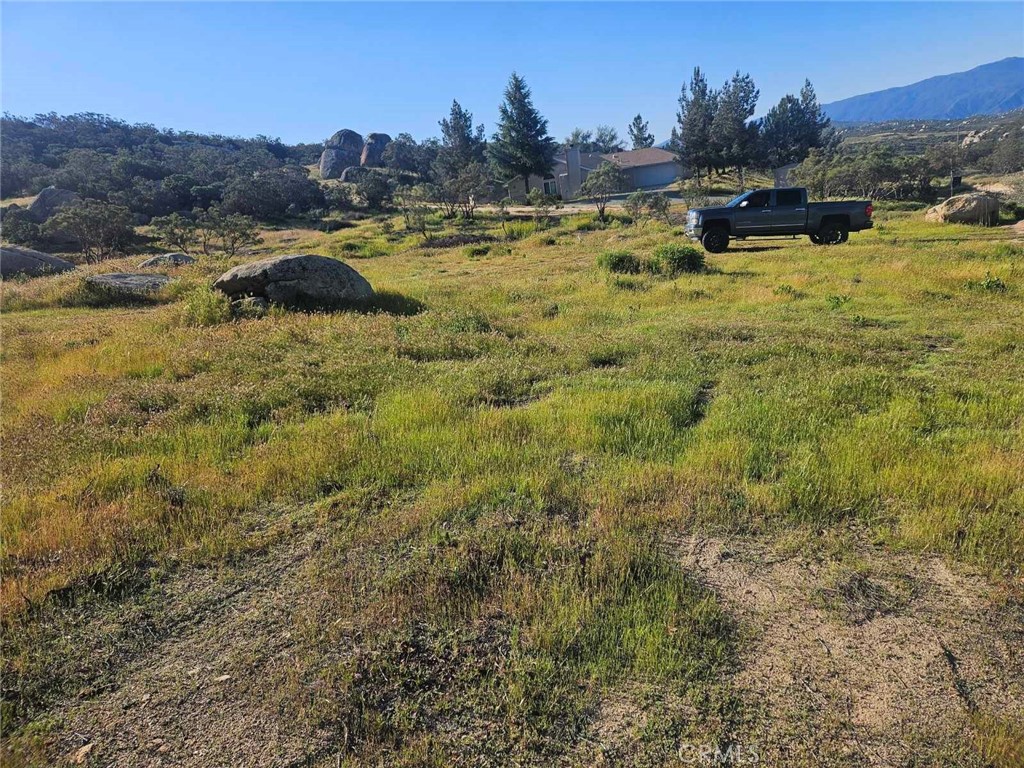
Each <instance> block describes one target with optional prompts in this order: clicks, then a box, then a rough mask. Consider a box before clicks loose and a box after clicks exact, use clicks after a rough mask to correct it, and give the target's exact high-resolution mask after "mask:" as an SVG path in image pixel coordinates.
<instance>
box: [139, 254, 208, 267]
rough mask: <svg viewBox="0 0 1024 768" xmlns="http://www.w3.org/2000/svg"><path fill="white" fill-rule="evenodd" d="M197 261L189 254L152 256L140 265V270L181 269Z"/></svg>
mask: <svg viewBox="0 0 1024 768" xmlns="http://www.w3.org/2000/svg"><path fill="white" fill-rule="evenodd" d="M195 261H196V260H195V259H194V258H193V257H191V256H189V255H188V254H187V253H161V254H160V255H159V256H150V257H149V258H148V259H146V260H145V261H144V262H142V263H141V264H139V269H146V268H147V267H180V266H183V265H185V264H195Z"/></svg>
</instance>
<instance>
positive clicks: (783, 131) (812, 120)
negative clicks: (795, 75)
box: [761, 80, 837, 167]
mask: <svg viewBox="0 0 1024 768" xmlns="http://www.w3.org/2000/svg"><path fill="white" fill-rule="evenodd" d="M836 141H837V136H836V133H835V131H833V130H832V128H831V121H830V120H829V119H828V117H826V115H825V112H824V110H822V108H821V105H820V104H818V97H817V95H816V94H815V93H814V86H812V85H811V81H810V80H805V81H804V87H803V88H801V89H800V97H799V98H797V97H796V96H793V95H792V94H786V95H785V96H783V97H782V99H781V100H780V101H779V103H778V104H777V105H775V106H774V107H772V108H771V109H770V110H768V114H766V115H765V116H764V118H763V119H762V121H761V145H762V152H761V153H762V155H763V157H764V159H765V160H766V161H767V163H768V164H769V165H771V166H773V167H778V166H781V165H788V164H789V163H799V162H802V161H803V159H804V158H805V157H807V155H808V153H809V152H810V151H811V149H813V148H815V147H820V148H826V149H827V148H829V147H830V146H832V145H834V144H835V142H836Z"/></svg>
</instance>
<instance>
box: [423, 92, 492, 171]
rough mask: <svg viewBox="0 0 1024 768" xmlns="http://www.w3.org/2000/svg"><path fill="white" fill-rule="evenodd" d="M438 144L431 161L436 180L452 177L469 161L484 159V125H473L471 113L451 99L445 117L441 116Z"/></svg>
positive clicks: (475, 161) (480, 161)
mask: <svg viewBox="0 0 1024 768" xmlns="http://www.w3.org/2000/svg"><path fill="white" fill-rule="evenodd" d="M438 125H440V126H441V148H440V149H439V150H438V153H437V160H435V161H434V172H435V174H436V175H437V177H438V180H440V181H444V180H445V179H453V178H455V177H457V176H458V175H459V173H460V172H461V171H462V170H463V169H464V168H465V167H466V166H468V165H470V164H472V163H482V162H483V161H484V149H485V147H486V142H485V141H484V127H483V125H478V126H476V128H474V127H473V115H472V113H470V112H467V111H466V110H464V109H463V108H462V106H461V105H460V104H459V102H457V101H452V108H451V112H450V113H449V114H448V117H447V119H444V120H441V121H440V122H439V123H438Z"/></svg>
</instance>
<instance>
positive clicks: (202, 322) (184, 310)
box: [181, 285, 231, 328]
mask: <svg viewBox="0 0 1024 768" xmlns="http://www.w3.org/2000/svg"><path fill="white" fill-rule="evenodd" d="M230 319H231V300H230V299H229V298H228V297H227V296H225V295H224V294H223V293H221V292H220V291H215V290H214V289H213V288H211V287H210V286H208V285H203V286H200V287H198V288H195V289H194V290H192V291H190V292H189V293H188V294H186V296H185V300H184V301H183V302H182V304H181V322H182V324H183V325H188V326H192V327H193V328H203V327H208V326H212V325H220V324H221V323H226V322H228V321H229V320H230Z"/></svg>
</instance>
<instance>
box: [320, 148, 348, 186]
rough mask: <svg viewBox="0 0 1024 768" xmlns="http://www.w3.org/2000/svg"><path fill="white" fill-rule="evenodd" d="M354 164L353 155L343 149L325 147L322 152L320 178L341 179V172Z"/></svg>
mask: <svg viewBox="0 0 1024 768" xmlns="http://www.w3.org/2000/svg"><path fill="white" fill-rule="evenodd" d="M350 165H352V156H351V155H350V154H349V153H346V152H345V151H344V150H341V149H325V150H324V151H323V152H321V153H320V178H321V179H339V178H341V173H342V171H344V170H345V169H346V168H347V167H348V166H350Z"/></svg>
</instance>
